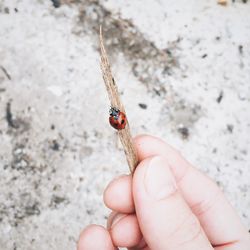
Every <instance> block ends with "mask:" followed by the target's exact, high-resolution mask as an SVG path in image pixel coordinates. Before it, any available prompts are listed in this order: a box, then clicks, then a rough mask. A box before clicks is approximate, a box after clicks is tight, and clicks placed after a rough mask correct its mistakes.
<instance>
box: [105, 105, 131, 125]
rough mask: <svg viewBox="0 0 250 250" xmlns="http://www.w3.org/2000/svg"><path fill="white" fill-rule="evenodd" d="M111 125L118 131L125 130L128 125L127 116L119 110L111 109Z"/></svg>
mask: <svg viewBox="0 0 250 250" xmlns="http://www.w3.org/2000/svg"><path fill="white" fill-rule="evenodd" d="M109 123H110V125H111V126H112V127H113V128H115V129H117V130H121V129H124V128H125V126H126V123H127V121H126V115H125V114H124V113H123V112H121V111H120V110H119V109H118V108H115V107H111V108H110V110H109Z"/></svg>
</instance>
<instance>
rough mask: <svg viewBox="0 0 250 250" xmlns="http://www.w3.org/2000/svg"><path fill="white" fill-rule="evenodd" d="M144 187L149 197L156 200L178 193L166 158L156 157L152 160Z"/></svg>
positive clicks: (147, 170)
mask: <svg viewBox="0 0 250 250" xmlns="http://www.w3.org/2000/svg"><path fill="white" fill-rule="evenodd" d="M144 185H145V190H146V192H147V193H148V195H149V196H150V197H151V198H153V199H155V200H161V199H164V198H166V197H168V196H169V195H171V194H173V193H174V192H175V191H176V189H177V186H176V182H175V179H174V176H173V174H172V172H171V170H170V168H169V166H168V164H167V163H166V160H164V158H162V157H160V156H156V157H154V158H152V159H151V160H150V162H149V164H148V167H147V169H146V172H145V177H144Z"/></svg>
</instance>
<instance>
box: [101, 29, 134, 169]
mask: <svg viewBox="0 0 250 250" xmlns="http://www.w3.org/2000/svg"><path fill="white" fill-rule="evenodd" d="M100 54H101V70H102V77H103V80H104V83H105V86H106V90H107V92H108V97H109V101H110V105H111V107H115V108H118V109H119V110H120V111H122V112H123V113H124V114H126V112H125V109H124V106H123V105H122V102H121V99H120V96H119V92H118V88H117V85H116V83H115V80H114V77H113V76H112V72H111V67H110V64H109V61H108V57H107V53H106V50H105V47H104V44H103V38H102V27H101V26H100ZM126 117H127V115H126ZM117 132H118V136H119V139H120V141H121V143H122V146H123V150H124V152H125V155H126V158H127V162H128V165H129V169H130V172H131V173H132V174H133V173H134V171H135V168H136V166H137V164H138V157H137V153H136V149H135V147H134V144H133V139H132V136H131V133H130V129H129V123H128V118H127V124H126V126H125V128H124V129H121V130H117Z"/></svg>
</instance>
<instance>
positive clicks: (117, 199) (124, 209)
mask: <svg viewBox="0 0 250 250" xmlns="http://www.w3.org/2000/svg"><path fill="white" fill-rule="evenodd" d="M103 200H104V203H105V205H106V206H107V207H108V208H110V209H112V210H114V211H117V212H121V213H132V212H134V202H133V198H132V176H131V175H123V176H120V177H119V178H116V179H114V180H113V181H111V182H110V184H109V185H108V186H107V188H106V189H105V191H104V194H103Z"/></svg>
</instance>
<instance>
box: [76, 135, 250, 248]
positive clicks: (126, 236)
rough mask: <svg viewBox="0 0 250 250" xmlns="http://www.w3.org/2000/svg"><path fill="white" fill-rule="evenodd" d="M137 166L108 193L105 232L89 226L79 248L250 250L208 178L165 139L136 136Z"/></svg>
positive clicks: (249, 241)
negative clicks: (110, 211)
mask: <svg viewBox="0 0 250 250" xmlns="http://www.w3.org/2000/svg"><path fill="white" fill-rule="evenodd" d="M134 141H135V145H136V148H137V151H138V156H139V161H140V163H139V165H138V167H137V168H136V171H135V173H134V175H133V178H132V176H131V175H124V176H121V177H119V178H116V179H114V180H113V181H112V182H111V183H110V184H109V185H108V187H107V188H106V190H105V192H104V203H105V204H106V206H107V207H108V208H110V209H111V210H112V211H113V212H112V213H111V215H110V216H109V219H108V222H107V228H104V227H102V226H98V225H90V226H88V227H87V228H85V229H84V230H83V231H82V233H81V235H80V238H79V241H78V248H77V249H78V250H100V249H102V250H114V249H117V248H118V247H125V248H128V249H130V250H139V249H143V250H149V249H152V250H168V249H171V250H180V249H181V250H207V249H216V250H236V249H237V250H249V249H250V238H249V233H248V231H247V229H246V228H245V227H244V226H243V224H242V223H241V221H240V219H239V217H238V215H237V214H236V213H235V211H234V209H233V208H232V207H231V205H230V204H229V203H228V201H227V200H226V198H225V196H224V194H223V193H222V192H221V190H220V189H219V188H218V186H217V185H216V184H215V183H214V182H213V181H212V180H211V179H209V177H207V176H205V175H204V174H202V173H201V172H200V171H198V170H197V169H196V168H194V167H193V166H192V165H191V164H190V163H188V162H187V161H186V160H185V159H184V158H183V157H182V156H181V155H180V153H179V152H178V151H176V150H175V149H173V148H172V147H171V146H169V145H167V144H166V143H165V142H163V141H162V140H160V139H158V138H155V137H152V136H147V135H142V136H138V137H136V138H135V140H134Z"/></svg>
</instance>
